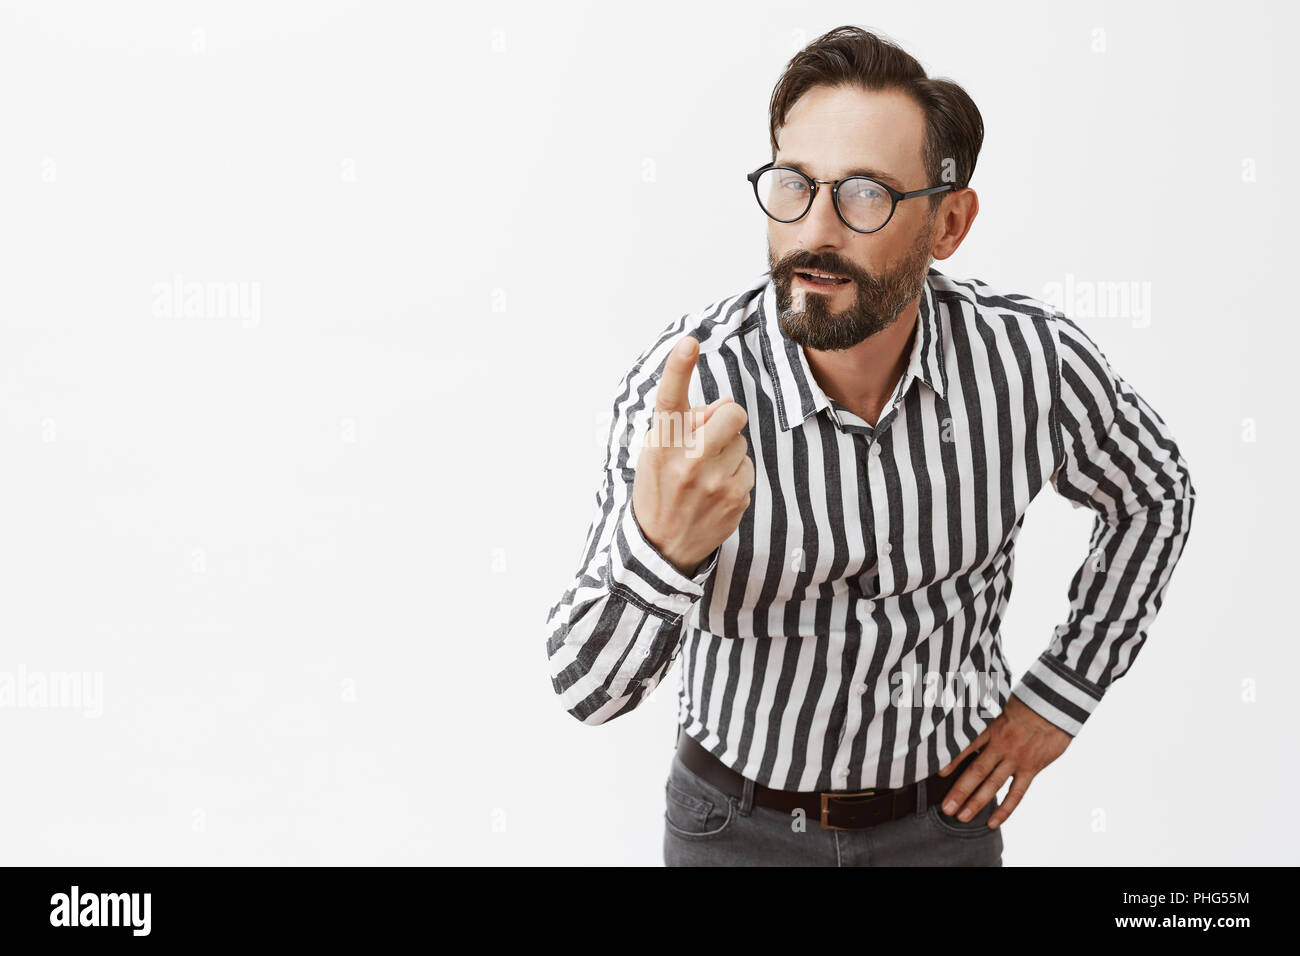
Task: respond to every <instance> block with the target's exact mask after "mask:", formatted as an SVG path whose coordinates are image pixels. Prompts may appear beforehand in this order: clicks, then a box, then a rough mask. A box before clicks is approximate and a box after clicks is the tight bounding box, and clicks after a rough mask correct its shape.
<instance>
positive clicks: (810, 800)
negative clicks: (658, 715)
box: [677, 733, 980, 830]
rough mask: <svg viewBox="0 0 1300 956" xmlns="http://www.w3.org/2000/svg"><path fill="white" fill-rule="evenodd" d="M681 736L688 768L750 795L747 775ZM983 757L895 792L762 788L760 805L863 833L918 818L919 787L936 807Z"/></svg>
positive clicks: (733, 793) (759, 788)
mask: <svg viewBox="0 0 1300 956" xmlns="http://www.w3.org/2000/svg"><path fill="white" fill-rule="evenodd" d="M679 736H680V739H679V740H678V743H677V754H678V756H679V757H680V758H681V761H682V763H684V764H685V765H686V766H687V767H689V768H690V769H691V770H692V771H694V772H695V773H696V774H698V775H699V776H700V777H702V778H703V779H705V780H707V781H708V782H709V783H711V784H713V785H714V786H715V787H717V788H718V789H719V790H721V791H723V792H724V793H728V794H730V795H731V796H733V797H743V796H744V792H745V778H744V777H743V776H741V775H740V774H738V773H736V771H734V770H732V769H731V768H730V767H728V766H727V765H726V764H724V763H723V762H722V761H720V760H719V759H718V758H717V757H715V756H713V754H711V753H709V752H708V751H707V750H705V749H704V748H703V747H701V746H700V745H699V743H697V742H696V741H695V740H694V739H693V738H692V737H690V736H689V735H688V734H685V733H682V734H680V735H679ZM979 753H980V752H979V751H978V750H976V751H975V752H974V753H972V754H970V755H968V756H967V757H966V759H965V760H963V761H962V762H961V764H959V765H958V767H957V768H956V769H955V770H953V772H952V773H950V774H948V776H946V777H941V776H939V774H938V773H934V774H931V775H930V776H929V777H926V778H925V779H924V780H919V781H917V782H916V783H909V784H908V785H907V786H905V787H897V788H895V789H892V790H883V789H877V790H827V791H818V790H771V789H769V788H767V787H765V786H763V785H762V784H760V783H756V784H754V805H755V806H759V807H769V808H771V809H773V810H784V811H786V812H789V811H792V810H803V811H804V812H805V813H806V814H807V815H808V816H809V817H812V818H816V819H820V820H821V824H822V828H823V829H826V830H860V829H862V828H864V827H872V826H875V825H876V824H878V823H887V822H889V821H890V820H899V819H902V818H903V817H905V816H908V815H909V814H912V813H916V812H917V806H916V789H917V787H925V790H926V795H925V807H926V809H929V808H930V807H932V806H934V805H935V804H936V803H938V802H940V801H941V800H942V799H943V798H944V797H945V796H946V795H947V793H948V791H949V790H950V789H952V785H953V784H954V783H955V782H956V781H957V778H958V777H960V776H961V774H962V771H964V770H965V769H966V768H967V767H969V766H970V764H971V762H972V761H973V760H974V759H975V758H976V757H977V756H979Z"/></svg>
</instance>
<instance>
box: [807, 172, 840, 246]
mask: <svg viewBox="0 0 1300 956" xmlns="http://www.w3.org/2000/svg"><path fill="white" fill-rule="evenodd" d="M798 226H799V238H800V240H801V243H800V244H801V245H802V246H803V247H804V248H805V249H822V248H825V247H827V246H836V247H838V246H840V245H842V244H843V243H844V240H845V238H846V236H845V234H846V233H848V232H849V227H848V226H846V225H844V223H843V222H842V221H841V220H840V217H839V216H838V215H837V214H836V212H835V203H834V197H832V196H831V188H830V187H829V186H818V187H817V194H816V195H815V196H813V203H812V208H811V209H809V210H808V211H807V212H806V213H804V216H803V218H802V219H800V220H799V222H798Z"/></svg>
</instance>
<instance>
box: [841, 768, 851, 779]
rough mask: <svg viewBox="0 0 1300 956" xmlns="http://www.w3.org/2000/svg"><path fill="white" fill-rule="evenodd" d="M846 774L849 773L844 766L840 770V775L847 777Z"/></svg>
mask: <svg viewBox="0 0 1300 956" xmlns="http://www.w3.org/2000/svg"><path fill="white" fill-rule="evenodd" d="M848 775H849V768H848V767H845V768H844V769H843V770H841V771H840V776H841V777H847V776H848Z"/></svg>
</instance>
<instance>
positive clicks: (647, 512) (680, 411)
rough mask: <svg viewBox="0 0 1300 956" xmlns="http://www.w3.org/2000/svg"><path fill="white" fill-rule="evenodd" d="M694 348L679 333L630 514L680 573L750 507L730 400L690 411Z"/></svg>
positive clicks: (744, 451)
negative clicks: (679, 337) (631, 513)
mask: <svg viewBox="0 0 1300 956" xmlns="http://www.w3.org/2000/svg"><path fill="white" fill-rule="evenodd" d="M699 348H700V343H699V342H697V341H696V340H695V338H694V337H692V336H689V335H688V336H685V337H684V338H683V339H682V340H681V341H680V342H678V343H677V345H676V346H675V347H674V348H673V351H672V353H671V354H670V355H669V356H668V360H667V362H665V363H664V371H663V376H662V377H661V378H660V380H659V391H658V394H657V395H656V397H655V410H654V422H653V424H652V425H651V426H650V434H649V435H648V436H647V437H646V442H645V446H644V447H643V448H642V449H641V454H640V457H639V458H638V459H637V464H636V478H635V479H634V481H633V483H632V511H633V514H634V516H635V517H636V520H637V524H639V525H640V527H641V532H642V533H643V534H644V535H645V537H646V540H647V541H649V542H650V543H651V544H652V545H654V546H655V547H656V548H657V549H658V550H659V553H660V554H662V555H663V556H664V557H665V558H667V559H668V561H669V562H670V563H671V564H672V565H673V566H674V567H676V568H677V569H678V570H679V571H681V572H682V573H683V574H685V575H687V576H691V575H693V574H694V573H695V569H696V568H697V567H698V566H699V564H700V563H701V562H702V561H703V560H704V559H705V558H707V557H708V556H709V555H710V554H712V553H713V552H714V551H715V550H716V549H717V547H718V546H719V545H720V544H722V542H724V541H726V540H727V538H728V537H730V536H731V533H732V532H733V531H735V530H736V528H737V527H738V526H739V525H740V519H741V518H742V517H743V516H744V514H745V512H746V510H748V508H749V502H750V491H752V490H753V487H754V462H753V461H752V460H751V459H750V457H749V442H748V441H746V439H745V436H744V435H742V434H741V433H740V432H741V429H743V428H744V427H745V424H746V422H748V421H749V416H748V415H746V414H745V410H744V409H743V408H741V407H740V406H739V405H737V404H736V403H735V402H734V401H732V400H731V399H730V398H729V397H726V396H724V397H722V398H720V399H718V400H717V401H716V402H714V403H713V404H711V405H708V406H706V407H704V408H698V409H692V408H691V407H690V395H689V389H690V384H691V375H692V374H693V373H694V371H695V360H696V359H697V358H698V357H699Z"/></svg>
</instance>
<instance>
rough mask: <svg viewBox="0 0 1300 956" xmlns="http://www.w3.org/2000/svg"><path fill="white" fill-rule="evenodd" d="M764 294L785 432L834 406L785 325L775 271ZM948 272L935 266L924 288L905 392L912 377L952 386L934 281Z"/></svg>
mask: <svg viewBox="0 0 1300 956" xmlns="http://www.w3.org/2000/svg"><path fill="white" fill-rule="evenodd" d="M767 276H768V279H767V284H766V286H765V287H764V289H763V294H762V296H761V297H760V298H759V302H758V310H759V317H760V322H759V330H760V332H759V335H760V339H761V342H762V348H763V360H764V361H765V362H766V363H767V368H768V372H769V374H771V376H772V382H773V387H774V389H775V391H776V410H777V417H778V418H779V419H780V425H781V430H782V431H789V430H790V429H791V428H793V427H794V426H796V425H802V424H803V423H804V422H805V421H807V420H808V418H809V416H811V415H814V414H816V413H817V412H819V411H821V410H822V409H823V408H827V407H828V406H829V405H830V399H829V398H827V396H826V393H825V392H823V391H822V390H821V386H819V385H818V384H817V380H816V379H815V378H814V377H813V374H812V369H811V368H810V367H809V365H808V357H807V356H806V355H804V354H803V349H802V348H801V347H800V346H798V345H796V344H795V343H794V342H792V341H790V339H789V337H788V336H787V335H786V334H785V331H784V330H783V329H782V328H781V322H780V318H779V312H778V310H777V305H776V283H774V282H773V281H772V278H771V272H768V273H767ZM942 277H943V276H942V273H940V272H938V271H936V270H935V269H930V270H929V272H928V273H927V275H926V277H925V288H924V290H923V291H922V293H921V303H920V308H919V314H918V315H917V319H916V336H915V337H914V338H913V340H912V353H911V356H910V357H909V359H908V364H907V369H906V371H904V373H903V384H902V390H901V394H903V395H906V394H907V390H908V389H909V388H910V387H911V385H912V379H920V380H921V381H922V382H925V384H926V385H927V386H929V387H930V388H931V389H933V390H934V392H935V393H936V394H937V395H938V396H939V397H940V398H942V397H943V394H944V391H945V389H946V386H947V373H946V372H945V371H944V366H943V321H942V317H941V314H940V309H939V302H938V298H937V297H936V296H935V293H934V288H933V283H934V280H935V279H937V278H942Z"/></svg>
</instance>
